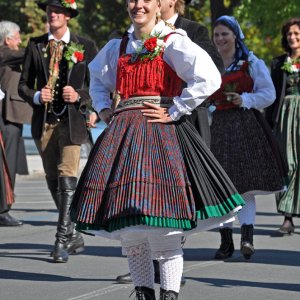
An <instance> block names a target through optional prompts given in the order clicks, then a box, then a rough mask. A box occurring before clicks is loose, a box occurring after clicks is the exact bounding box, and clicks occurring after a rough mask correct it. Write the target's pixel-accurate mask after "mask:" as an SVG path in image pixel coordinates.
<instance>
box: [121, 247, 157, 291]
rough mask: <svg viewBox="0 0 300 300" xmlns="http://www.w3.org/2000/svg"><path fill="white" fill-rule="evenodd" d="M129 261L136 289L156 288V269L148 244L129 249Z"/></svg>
mask: <svg viewBox="0 0 300 300" xmlns="http://www.w3.org/2000/svg"><path fill="white" fill-rule="evenodd" d="M127 260H128V265H129V270H130V274H131V279H132V281H133V284H134V286H135V287H137V286H144V287H148V288H151V289H153V288H154V267H153V261H152V258H151V252H150V248H149V244H148V242H146V243H143V244H142V245H138V246H133V247H128V248H127Z"/></svg>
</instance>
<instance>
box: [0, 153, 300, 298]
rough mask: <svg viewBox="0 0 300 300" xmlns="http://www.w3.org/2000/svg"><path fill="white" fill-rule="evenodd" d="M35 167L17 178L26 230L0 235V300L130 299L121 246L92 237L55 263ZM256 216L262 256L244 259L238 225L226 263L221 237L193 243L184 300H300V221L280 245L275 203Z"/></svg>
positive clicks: (262, 203) (260, 206)
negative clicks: (218, 254) (120, 278)
mask: <svg viewBox="0 0 300 300" xmlns="http://www.w3.org/2000/svg"><path fill="white" fill-rule="evenodd" d="M36 163H37V165H35V162H34V158H33V157H31V158H30V159H29V164H30V167H31V176H22V177H18V178H17V186H16V203H15V205H14V206H13V210H12V215H14V216H16V217H18V218H20V219H22V220H24V222H25V224H24V225H23V226H22V227H19V228H5V227H0V241H1V242H0V279H1V280H0V300H53V299H59V300H86V299H101V300H113V299H114V300H118V299H129V294H130V292H131V291H132V289H133V286H132V285H119V284H116V283H115V281H114V279H115V277H116V276H117V275H120V274H123V273H126V272H127V271H128V268H127V262H126V259H125V258H124V257H122V255H121V250H120V247H119V243H118V242H116V241H111V240H108V239H104V238H95V237H91V236H86V237H85V242H86V251H85V252H84V253H83V254H81V255H73V256H70V259H69V262H68V263H67V264H54V263H52V261H51V258H50V257H49V252H50V251H51V249H52V245H53V242H54V234H55V223H56V220H57V212H56V210H55V206H54V204H53V202H52V200H51V198H50V194H49V192H48V190H47V188H46V184H45V181H44V178H43V176H42V173H41V172H40V169H39V167H38V166H39V164H38V161H37V162H36ZM83 164H84V162H83ZM257 210H258V213H257V225H256V230H255V248H256V253H255V255H254V256H253V257H252V259H251V261H249V262H245V261H244V259H243V258H242V257H241V255H240V253H239V240H240V230H239V228H238V226H237V224H235V228H234V240H235V246H236V251H235V253H234V255H233V257H232V258H230V259H228V260H226V261H216V260H214V259H212V258H213V256H214V253H215V250H216V249H217V248H218V246H219V243H220V240H219V233H218V232H217V230H213V231H209V232H203V233H200V234H195V235H193V236H191V237H189V238H188V240H187V242H186V244H185V247H184V252H185V266H184V276H185V277H186V278H187V284H186V286H185V287H183V288H182V290H181V295H180V297H179V298H180V299H181V300H202V299H203V300H210V299H213V300H223V299H224V300H225V299H234V300H242V299H243V300H244V299H248V300H254V299H255V300H257V299H264V300H265V299H272V300H273V299H274V300H282V299H285V300H294V299H299V298H300V280H299V279H300V252H299V248H300V220H299V219H296V220H295V223H296V226H297V228H296V233H295V234H294V235H292V236H288V237H282V236H280V235H278V234H277V232H276V230H277V229H278V227H279V225H280V223H281V222H282V216H280V215H278V214H277V213H276V209H275V200H274V198H273V197H271V196H264V197H260V198H259V199H258V201H257ZM157 292H158V287H157ZM130 299H134V296H132V297H131V298H130Z"/></svg>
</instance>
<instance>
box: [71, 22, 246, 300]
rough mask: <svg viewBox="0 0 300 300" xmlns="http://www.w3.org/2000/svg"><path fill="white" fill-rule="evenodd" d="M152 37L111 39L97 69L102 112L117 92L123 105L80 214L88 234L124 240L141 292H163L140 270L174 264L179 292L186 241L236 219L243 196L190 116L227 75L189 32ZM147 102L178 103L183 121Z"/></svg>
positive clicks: (96, 152) (90, 176)
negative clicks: (158, 116) (154, 112)
mask: <svg viewBox="0 0 300 300" xmlns="http://www.w3.org/2000/svg"><path fill="white" fill-rule="evenodd" d="M150 36H151V37H152V38H149V39H147V40H145V41H140V40H136V39H135V37H134V32H133V33H131V34H130V35H129V37H128V40H126V39H127V38H124V39H123V40H122V41H121V40H111V41H110V42H109V43H108V44H107V45H106V46H105V47H104V48H103V49H102V50H101V51H100V53H99V54H98V55H97V57H96V58H95V59H94V60H93V61H92V63H91V64H90V65H89V69H90V73H91V87H90V94H91V96H92V99H93V106H94V108H95V110H96V111H98V112H99V111H101V110H102V109H105V108H109V107H111V105H112V101H111V99H110V94H111V93H112V92H114V91H115V92H117V94H118V97H119V100H120V102H119V103H118V105H117V107H116V109H115V114H114V117H113V119H112V120H111V122H110V123H109V124H108V127H107V128H106V129H105V131H104V132H103V133H102V134H101V136H100V137H99V138H98V140H97V141H96V143H95V146H94V148H93V150H92V152H91V154H90V157H89V160H88V162H87V164H86V167H85V169H84V171H83V173H82V176H81V178H80V181H79V183H78V187H77V190H76V192H75V195H74V198H73V202H72V205H71V217H72V219H73V221H74V222H75V223H76V224H77V225H76V228H77V229H78V230H81V231H85V232H88V233H92V234H98V235H103V236H106V237H109V238H114V239H120V240H121V243H122V247H123V252H124V253H126V254H127V256H128V262H129V268H130V272H131V276H132V279H133V282H134V285H135V286H136V287H139V286H142V287H147V288H149V289H150V290H151V291H150V293H153V286H154V276H153V275H154V274H152V278H148V277H147V276H144V275H145V274H141V273H140V272H142V269H146V270H153V263H152V259H158V260H159V261H160V267H161V271H162V272H161V274H164V273H165V270H166V268H170V269H171V270H173V271H174V278H175V277H176V280H175V279H174V280H175V283H174V281H172V282H170V281H168V280H167V279H166V278H165V276H164V275H161V276H162V277H161V288H162V289H163V290H172V291H174V292H175V293H178V291H179V287H180V279H181V274H182V266H183V262H182V249H181V243H180V242H181V236H182V235H183V234H184V233H189V232H191V231H192V230H193V229H196V228H197V229H198V230H204V229H209V228H213V227H216V226H218V224H220V223H223V222H226V221H232V220H233V216H234V214H235V212H237V211H238V210H239V209H240V208H241V205H243V200H242V198H241V197H240V196H239V195H238V194H237V193H236V191H235V188H234V187H233V185H232V184H231V182H230V180H229V179H228V177H227V175H226V174H225V173H224V172H223V170H222V168H221V167H220V165H219V164H218V163H217V162H216V160H215V159H214V157H213V156H212V154H211V152H210V151H209V150H208V148H207V147H206V145H205V143H204V142H203V140H202V139H201V137H200V136H199V135H198V133H197V131H196V129H195V128H194V127H193V126H192V125H191V124H190V123H189V122H187V121H186V120H185V118H184V115H185V114H190V113H191V111H192V110H193V109H194V108H195V107H196V106H197V105H198V104H200V103H201V102H202V101H204V99H205V98H207V96H208V95H209V94H210V93H212V92H213V91H215V90H216V89H217V88H218V87H219V84H220V75H219V72H218V70H217V69H216V67H215V65H214V64H213V62H212V60H211V58H210V57H209V55H208V54H207V53H206V52H205V51H203V50H202V49H201V48H199V47H198V46H197V45H196V44H194V43H193V42H191V40H190V39H189V38H188V37H187V36H186V33H185V32H184V31H182V30H173V29H172V28H171V27H169V26H168V25H166V24H165V23H164V22H163V21H161V22H159V23H158V24H157V25H156V26H155V27H154V29H153V31H152V33H151V35H150ZM157 36H158V37H157ZM151 43H152V46H151ZM146 44H148V48H150V50H149V49H148V48H145V45H146ZM149 44H150V45H149ZM140 49H141V50H140ZM147 49H148V50H147ZM155 49H156V50H155ZM157 50H158V51H157ZM208 69H209V70H210V72H207V70H208ZM207 73H209V74H207ZM182 80H185V81H186V82H187V83H188V84H187V87H186V88H185V89H183V90H182ZM145 101H148V102H151V103H154V104H157V105H160V106H164V107H168V111H169V113H170V116H171V117H172V119H173V120H174V122H173V123H167V124H164V123H155V124H154V123H153V124H150V123H148V122H147V120H148V118H147V117H145V116H143V114H142V113H141V109H143V108H145V106H143V102H145ZM137 261H139V262H142V263H143V268H142V269H141V268H138V267H137ZM177 275H178V276H177ZM149 299H152V298H149ZM153 299H154V298H153ZM174 299H177V298H174Z"/></svg>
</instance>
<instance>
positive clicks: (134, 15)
mask: <svg viewBox="0 0 300 300" xmlns="http://www.w3.org/2000/svg"><path fill="white" fill-rule="evenodd" d="M127 10H128V14H129V17H130V19H131V21H132V23H133V24H134V25H137V26H144V25H147V24H149V23H151V22H153V25H154V24H155V20H156V14H157V13H158V12H159V11H160V1H159V0H127Z"/></svg>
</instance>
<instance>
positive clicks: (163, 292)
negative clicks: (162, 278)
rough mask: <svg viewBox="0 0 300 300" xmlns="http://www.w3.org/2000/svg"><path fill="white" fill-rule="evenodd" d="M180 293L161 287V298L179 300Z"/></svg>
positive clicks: (161, 299) (162, 299)
mask: <svg viewBox="0 0 300 300" xmlns="http://www.w3.org/2000/svg"><path fill="white" fill-rule="evenodd" d="M178 295H179V294H178V293H176V292H174V291H166V290H164V289H162V288H160V298H159V299H160V300H177V299H178Z"/></svg>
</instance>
